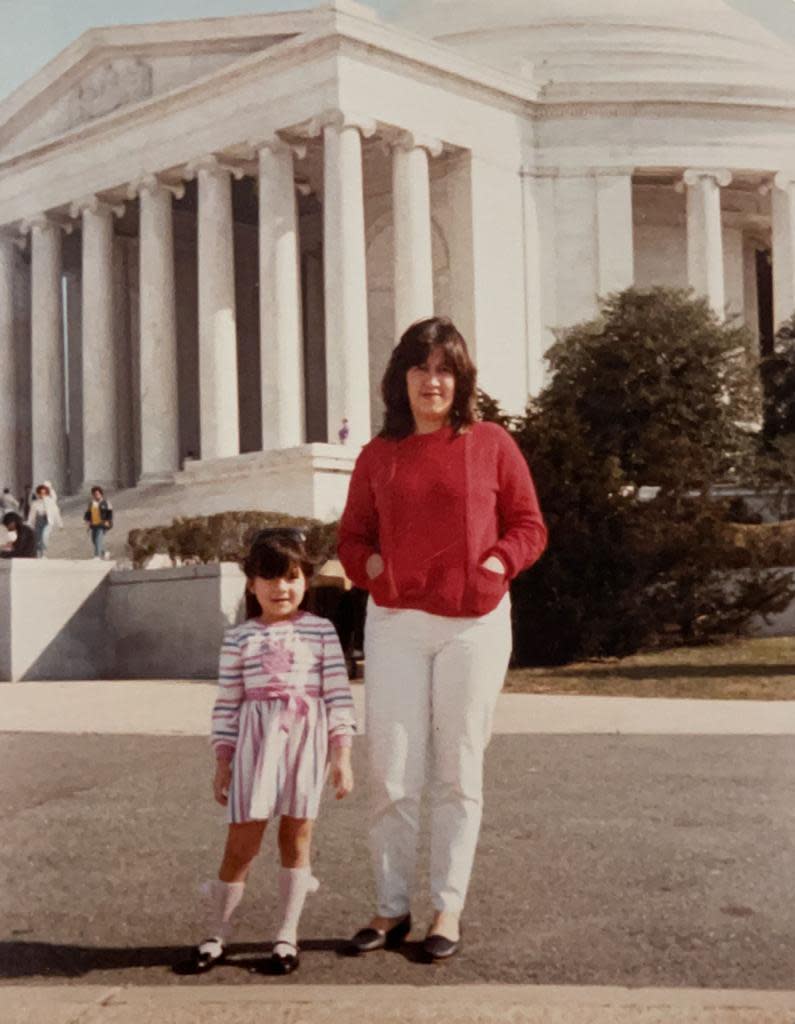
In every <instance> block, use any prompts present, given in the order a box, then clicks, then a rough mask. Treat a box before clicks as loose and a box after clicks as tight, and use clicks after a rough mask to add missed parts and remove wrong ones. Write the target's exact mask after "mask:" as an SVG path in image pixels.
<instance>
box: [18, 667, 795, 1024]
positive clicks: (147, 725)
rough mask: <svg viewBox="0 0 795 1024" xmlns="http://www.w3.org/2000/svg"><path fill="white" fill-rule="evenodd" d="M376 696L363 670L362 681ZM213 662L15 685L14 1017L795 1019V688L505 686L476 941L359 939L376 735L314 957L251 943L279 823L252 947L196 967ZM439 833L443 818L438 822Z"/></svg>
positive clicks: (333, 843) (338, 808)
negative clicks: (103, 679)
mask: <svg viewBox="0 0 795 1024" xmlns="http://www.w3.org/2000/svg"><path fill="white" fill-rule="evenodd" d="M356 693H357V698H358V699H359V700H360V698H361V687H357V688H356ZM212 698H213V687H212V686H211V685H207V684H199V683H171V682H167V681H163V682H156V683H153V682H146V683H105V684H103V683H59V684H49V683H28V684H10V685H7V686H4V687H0V721H1V722H2V729H3V733H2V735H1V736H0V765H1V766H2V767H1V770H0V807H1V808H2V815H3V821H4V842H3V844H2V852H0V864H1V865H2V876H3V878H2V891H3V893H4V895H3V899H2V905H1V906H0V979H1V980H2V985H0V1021H2V1022H3V1024H34V1022H35V1024H77V1022H79V1024H95V1022H103V1024H104V1022H109V1024H111V1022H112V1024H127V1022H133V1021H134V1022H135V1024H148V1022H150V1021H151V1022H152V1024H182V1022H183V1021H185V1022H188V1021H191V1022H199V1024H205V1022H208V1024H209V1022H214V1021H224V1022H225V1024H226V1022H230V1021H231V1022H241V1024H242V1022H248V1021H255V1020H261V1019H263V1017H264V1016H265V1015H267V1019H268V1020H269V1021H274V1022H281V1021H285V1022H287V1021H290V1022H302V1024H303V1022H306V1024H314V1022H315V1021H318V1022H320V1021H327V1020H328V1021H330V1020H332V1019H333V1020H337V1019H341V1018H342V1019H348V1020H354V1021H363V1022H366V1021H369V1020H379V1021H385V1022H387V1024H390V1022H392V1021H394V1022H403V1021H407V1022H408V1021H425V1020H437V1019H438V1020H445V1021H448V1022H452V1024H457V1022H459V1021H460V1022H461V1024H463V1022H470V1021H487V1020H507V1021H512V1022H513V1021H516V1022H524V1021H527V1022H545V1024H546V1022H550V1024H556V1022H561V1024H563V1022H566V1024H569V1022H571V1024H580V1022H582V1024H585V1022H594V1024H602V1022H608V1021H611V1022H612V1021H616V1022H624V1021H627V1022H628V1021H643V1022H652V1021H655V1022H656V1021H660V1022H663V1021H664V1022H672V1024H678V1022H680V1021H681V1022H683V1024H684V1022H685V1021H687V1022H690V1021H693V1022H698V1024H701V1022H704V1024H706V1022H712V1021H726V1022H743V1024H745V1022H748V1024H766V1022H771V1024H773V1022H775V1024H784V1022H787V1024H791V1022H792V1021H793V1020H795V964H794V963H793V955H792V950H793V948H795V911H793V907H794V906H795V902H794V901H793V881H792V879H793V872H792V852H793V848H795V811H794V810H793V806H792V799H791V794H792V789H793V783H795V749H794V748H793V743H792V736H793V735H795V705H794V704H789V703H767V704H760V703H756V702H734V703H724V702H699V701H654V700H624V699H611V698H576V697H565V698H555V697H531V696H518V695H505V696H503V698H501V704H500V708H499V712H498V715H497V728H496V735H495V738H494V741H493V743H492V746H491V748H490V750H489V754H488V759H487V793H486V813H485V817H484V827H483V833H482V841H481V845H480V850H479V855H478V861H477V864H476V869H475V877H474V880H473V888H472V896H471V899H470V902H469V905H468V907H467V913H466V918H465V922H464V928H465V939H464V941H465V945H464V949H463V951H462V953H461V955H460V956H459V957H458V958H456V959H455V960H454V961H453V962H451V963H450V964H448V965H445V966H444V967H429V966H427V965H425V964H423V963H421V962H420V959H419V957H418V945H417V941H416V940H418V939H419V938H420V937H421V935H422V931H423V928H424V926H425V924H426V921H427V917H428V908H427V904H426V902H425V901H424V899H423V893H424V892H425V891H426V886H427V878H426V876H425V875H424V873H422V872H421V874H420V878H419V879H418V886H417V900H416V902H415V908H414V909H415V916H416V928H415V932H414V934H413V935H412V937H411V938H412V941H411V942H409V943H408V944H407V946H406V947H405V948H404V949H403V950H402V951H401V952H399V953H377V954H372V955H371V956H368V957H364V958H350V957H348V956H346V955H345V948H344V946H345V944H344V940H345V937H346V936H348V935H349V934H351V932H352V931H354V930H355V929H356V927H358V926H359V925H360V924H361V923H362V922H363V921H364V920H365V919H366V918H367V916H368V915H369V912H370V907H371V901H372V890H371V884H370V879H369V871H368V863H367V852H366V842H365V836H364V829H363V821H364V815H365V799H364V788H365V782H366V766H365V762H364V757H363V753H364V752H363V749H362V744H361V743H360V742H358V741H357V745H356V747H355V751H354V761H355V768H356V770H357V781H358V783H359V785H358V788H357V790H356V792H355V793H354V794H353V796H352V797H351V798H350V799H349V800H346V801H344V802H342V803H335V802H334V801H333V800H329V801H328V802H327V803H326V804H325V806H324V808H323V810H322V813H321V820H320V821H319V823H318V828H317V842H316V846H315V854H314V867H315V870H316V873H317V874H318V876H319V877H320V878H321V882H322V887H321V890H320V892H319V894H318V896H317V897H316V898H315V899H313V900H311V901H310V902H308V904H307V909H306V912H305V914H304V918H303V920H302V929H301V930H302V936H303V939H304V945H303V954H302V963H301V968H300V971H299V972H298V973H297V974H296V975H295V976H294V977H292V978H290V979H287V980H286V981H285V980H279V979H272V978H266V977H263V976H262V975H260V974H257V973H255V972H252V970H251V968H252V967H256V963H257V961H258V959H259V958H261V956H262V954H263V952H264V951H266V950H267V948H268V946H267V941H268V938H269V926H270V922H271V921H272V920H273V915H274V913H275V900H274V893H273V889H274V885H273V879H274V870H275V845H274V843H273V839H272V837H270V838H266V842H265V847H264V850H263V855H262V857H261V860H260V862H259V863H258V864H257V865H256V867H255V871H254V872H253V875H252V879H251V883H250V886H249V892H248V893H247V896H246V900H245V903H244V905H243V907H242V908H241V910H242V913H241V916H240V918H239V922H240V923H239V930H238V934H237V944H236V945H235V947H234V956H233V958H232V960H231V962H230V963H229V964H228V965H226V966H224V967H222V968H219V969H217V970H216V971H215V972H213V973H212V974H211V975H208V976H205V977H202V978H197V979H193V978H182V977H178V976H177V975H175V974H174V973H172V970H171V966H172V965H173V963H175V962H176V961H177V960H178V959H179V958H180V956H181V955H182V954H183V951H184V950H185V948H186V947H187V946H189V945H190V944H191V943H192V942H194V941H195V940H196V939H197V938H198V937H201V935H202V931H203V915H202V908H201V906H200V901H199V900H198V898H197V896H196V887H197V885H198V883H199V882H200V881H201V880H202V879H203V878H205V877H208V876H209V875H211V874H212V873H213V872H214V870H215V869H216V867H217V860H218V857H219V853H220V848H221V843H222V840H223V834H224V825H223V820H222V813H221V812H220V811H219V809H218V808H217V807H215V806H214V805H213V804H212V802H211V799H210V796H209V779H210V767H211V765H210V756H209V751H208V747H207V743H206V739H205V738H204V734H205V732H206V724H207V714H208V710H209V707H210V705H211V703H212ZM423 841H424V843H425V844H426V848H427V836H424V837H423Z"/></svg>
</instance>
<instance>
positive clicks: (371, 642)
mask: <svg viewBox="0 0 795 1024" xmlns="http://www.w3.org/2000/svg"><path fill="white" fill-rule="evenodd" d="M429 621H430V617H429V616H426V615H424V613H422V612H416V611H392V610H387V609H383V608H379V607H378V606H377V605H376V604H374V603H373V602H372V601H370V602H369V604H368V608H367V622H366V624H365V637H364V647H365V660H366V664H367V686H366V687H365V701H366V719H367V730H366V739H367V752H368V759H369V774H368V780H367V781H368V788H369V795H370V851H371V854H372V858H373V872H374V876H375V889H376V897H377V901H378V902H377V916H376V917H375V918H373V920H372V922H371V927H372V928H376V929H379V930H381V931H384V930H387V929H388V928H390V927H391V926H392V925H393V924H394V923H395V922H396V921H397V920H399V919H400V918H401V917H404V916H405V915H406V914H408V912H409V908H410V894H411V885H412V882H413V880H414V875H415V865H416V858H417V840H418V835H419V824H420V799H421V797H422V791H423V788H424V785H425V763H426V751H427V747H428V741H429V735H430V729H431V706H430V686H431V663H432V643H433V637H432V636H426V635H425V634H426V633H427V632H428V622H429Z"/></svg>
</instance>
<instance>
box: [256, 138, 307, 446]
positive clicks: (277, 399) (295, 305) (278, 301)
mask: <svg viewBox="0 0 795 1024" xmlns="http://www.w3.org/2000/svg"><path fill="white" fill-rule="evenodd" d="M256 148H257V149H258V151H259V303H260V368H261V380H262V389H261V398H262V447H263V449H264V450H267V449H269V448H292V447H294V446H296V445H299V444H302V443H303V441H304V435H305V428H304V423H305V408H304V353H303V329H302V315H301V281H300V263H299V240H298V204H297V198H296V193H295V175H294V168H293V148H292V146H290V145H289V144H288V143H286V142H284V141H283V140H282V139H279V138H274V139H271V140H268V141H267V142H264V143H260V144H258V145H257V146H256Z"/></svg>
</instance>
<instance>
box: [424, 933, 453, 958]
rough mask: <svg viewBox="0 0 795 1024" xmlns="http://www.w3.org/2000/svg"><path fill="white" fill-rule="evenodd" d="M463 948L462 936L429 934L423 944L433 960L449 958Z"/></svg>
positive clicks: (426, 952)
mask: <svg viewBox="0 0 795 1024" xmlns="http://www.w3.org/2000/svg"><path fill="white" fill-rule="evenodd" d="M460 949H461V936H460V934H459V936H458V938H457V939H448V938H447V936H446V935H429V936H428V937H427V938H426V939H425V942H423V944H422V950H423V952H424V953H425V955H426V956H427V957H429V958H430V959H431V960H433V961H437V960H449V959H450V957H452V956H455V955H456V953H457V952H458V951H459V950H460Z"/></svg>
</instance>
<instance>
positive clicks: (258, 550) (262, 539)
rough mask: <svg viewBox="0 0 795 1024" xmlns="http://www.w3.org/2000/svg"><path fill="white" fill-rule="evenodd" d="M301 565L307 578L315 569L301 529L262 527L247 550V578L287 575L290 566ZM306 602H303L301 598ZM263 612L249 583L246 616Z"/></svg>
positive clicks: (244, 567)
mask: <svg viewBox="0 0 795 1024" xmlns="http://www.w3.org/2000/svg"><path fill="white" fill-rule="evenodd" d="M295 567H297V568H299V569H300V570H301V571H302V572H303V574H304V576H305V577H306V579H307V580H309V579H311V577H312V573H313V572H314V571H315V566H314V563H313V562H312V561H311V560H310V558H309V555H308V554H307V550H306V542H305V540H304V536H303V533H302V532H301V531H300V530H293V529H284V530H279V529H269V530H260V532H259V533H257V534H256V535H255V536H254V539H253V540H252V542H251V547H250V549H249V552H248V554H247V555H246V557H245V559H244V560H243V572H244V573H245V574H246V579H247V580H253V579H254V577H255V576H262V577H263V578H264V579H266V580H273V579H277V578H278V577H279V576H286V575H287V574H288V573H289V572H290V570H291V569H293V568H295ZM302 603H303V602H302ZM260 615H262V606H261V605H260V603H259V601H258V600H257V598H256V596H255V595H254V594H252V593H251V591H250V590H249V589H248V587H246V618H247V619H256V618H259V616H260Z"/></svg>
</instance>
